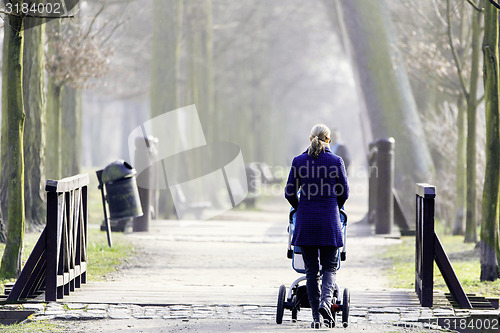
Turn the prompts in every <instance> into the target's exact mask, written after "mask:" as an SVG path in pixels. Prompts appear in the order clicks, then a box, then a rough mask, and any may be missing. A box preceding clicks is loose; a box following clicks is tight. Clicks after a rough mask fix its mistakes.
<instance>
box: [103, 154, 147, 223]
mask: <svg viewBox="0 0 500 333" xmlns="http://www.w3.org/2000/svg"><path fill="white" fill-rule="evenodd" d="M136 173H137V172H136V171H135V169H134V168H133V167H132V166H131V165H130V164H128V163H127V162H125V161H123V160H118V161H116V162H113V163H111V164H109V165H108V166H107V167H106V168H104V170H103V172H102V182H103V183H104V185H105V186H106V200H107V202H108V207H109V218H110V220H121V219H126V218H132V217H136V216H141V215H142V208H141V201H140V199H139V192H138V190H137V182H136V179H135V174H136Z"/></svg>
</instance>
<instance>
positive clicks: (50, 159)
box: [45, 19, 64, 179]
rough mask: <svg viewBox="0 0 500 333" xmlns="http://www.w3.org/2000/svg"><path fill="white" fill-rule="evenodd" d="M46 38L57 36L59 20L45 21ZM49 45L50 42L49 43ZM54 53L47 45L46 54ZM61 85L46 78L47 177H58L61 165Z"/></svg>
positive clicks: (60, 172)
mask: <svg viewBox="0 0 500 333" xmlns="http://www.w3.org/2000/svg"><path fill="white" fill-rule="evenodd" d="M47 33H48V38H59V34H60V33H61V20H60V19H55V20H53V21H51V22H50V23H47ZM49 45H50V44H49ZM53 53H54V50H52V49H51V48H50V47H49V50H48V55H49V56H51V55H52V54H53ZM63 88H64V87H63V85H62V84H61V83H59V82H56V81H55V80H54V79H53V78H51V77H49V78H48V86H47V122H46V124H47V130H46V149H45V156H46V162H47V163H46V167H45V171H46V176H47V179H60V178H61V174H62V170H61V168H62V166H61V141H62V137H61V122H62V97H63V90H64V89H63Z"/></svg>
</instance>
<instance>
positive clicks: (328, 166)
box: [285, 124, 349, 328]
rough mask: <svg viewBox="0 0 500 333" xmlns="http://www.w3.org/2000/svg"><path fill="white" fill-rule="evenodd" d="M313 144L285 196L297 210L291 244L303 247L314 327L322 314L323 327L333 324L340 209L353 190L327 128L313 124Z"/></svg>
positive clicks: (293, 173)
mask: <svg viewBox="0 0 500 333" xmlns="http://www.w3.org/2000/svg"><path fill="white" fill-rule="evenodd" d="M309 140H310V142H311V145H310V147H309V148H308V150H307V151H305V152H304V153H302V154H301V155H299V156H297V157H295V158H294V159H293V162H292V168H291V170H290V175H289V176H288V181H287V184H286V187H285V197H286V199H287V200H288V201H289V202H290V204H291V205H292V207H293V208H295V209H296V210H297V213H296V222H295V230H294V234H293V239H292V244H293V245H295V246H300V247H301V248H302V257H303V259H304V265H305V270H306V279H307V282H306V288H307V294H308V297H309V303H310V305H311V310H312V316H313V320H314V322H313V323H312V327H316V328H318V327H320V326H321V322H320V317H319V316H320V314H321V316H322V317H323V321H324V322H325V324H327V325H328V326H333V325H335V322H334V319H335V318H334V316H333V315H332V312H331V305H332V299H333V292H334V284H335V277H336V268H337V252H338V251H337V250H338V248H339V247H341V246H343V245H344V244H343V239H342V232H341V227H340V213H339V208H341V207H342V206H343V205H344V203H345V201H346V200H347V198H348V196H349V186H348V184H347V176H346V171H345V167H344V162H343V161H342V158H340V157H339V156H337V155H335V154H333V153H332V152H331V150H330V147H329V142H330V130H329V129H328V127H327V126H326V125H323V124H319V125H315V126H314V127H313V128H312V130H311V137H310V138H309ZM299 190H300V196H299V195H298V194H297V193H298V192H299ZM318 257H319V262H320V263H321V266H322V270H323V280H322V286H321V291H320V290H319V286H318V279H317V277H318V273H319V262H318Z"/></svg>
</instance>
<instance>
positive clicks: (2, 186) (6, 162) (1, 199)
mask: <svg viewBox="0 0 500 333" xmlns="http://www.w3.org/2000/svg"><path fill="white" fill-rule="evenodd" d="M3 30H4V38H3V49H2V54H3V56H2V68H3V70H2V128H1V133H2V140H1V148H0V153H1V155H0V167H1V170H0V171H1V177H0V207H1V212H2V221H1V224H0V242H2V243H5V242H6V241H7V221H8V212H7V207H8V205H7V198H8V189H7V187H8V182H7V181H8V179H9V168H10V156H11V155H12V154H11V153H10V146H9V142H8V139H9V138H8V136H7V131H8V130H9V123H8V120H9V108H8V106H7V93H8V90H7V88H8V87H9V86H8V85H7V84H5V83H6V82H7V81H8V80H9V75H8V74H9V73H8V72H7V70H6V68H7V66H8V65H9V57H8V55H7V52H8V45H9V34H10V26H9V25H8V24H4V26H3Z"/></svg>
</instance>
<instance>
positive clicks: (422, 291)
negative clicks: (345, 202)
mask: <svg viewBox="0 0 500 333" xmlns="http://www.w3.org/2000/svg"><path fill="white" fill-rule="evenodd" d="M435 197H436V187H434V186H432V185H429V184H417V187H416V228H417V230H416V239H415V240H416V253H415V260H416V262H415V268H416V269H415V291H416V292H417V295H418V298H419V299H420V304H421V305H422V306H426V307H431V306H432V303H433V292H434V291H433V282H434V281H433V276H434V200H435Z"/></svg>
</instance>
